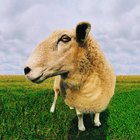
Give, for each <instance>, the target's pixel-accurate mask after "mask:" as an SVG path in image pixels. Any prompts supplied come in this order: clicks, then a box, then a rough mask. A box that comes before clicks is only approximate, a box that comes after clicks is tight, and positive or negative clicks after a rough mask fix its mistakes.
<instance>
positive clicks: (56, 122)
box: [0, 76, 140, 140]
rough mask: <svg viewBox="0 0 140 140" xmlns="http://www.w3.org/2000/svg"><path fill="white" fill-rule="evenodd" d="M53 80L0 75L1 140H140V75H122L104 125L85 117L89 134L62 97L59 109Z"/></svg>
mask: <svg viewBox="0 0 140 140" xmlns="http://www.w3.org/2000/svg"><path fill="white" fill-rule="evenodd" d="M52 86H53V79H50V80H47V81H46V82H44V83H42V84H39V85H37V84H33V83H31V82H29V81H28V80H26V79H25V78H24V77H23V76H0V139H1V140H93V139H95V140H106V139H107V140H139V139H140V76H118V77H117V84H116V90H115V96H114V97H113V99H112V101H111V103H110V105H109V106H108V108H107V109H106V110H105V111H104V112H102V114H101V123H102V126H101V127H99V128H96V127H94V125H93V122H92V120H91V119H90V116H89V115H88V114H87V115H84V123H85V126H86V131H85V132H80V131H78V128H77V117H76V114H75V111H74V110H70V109H69V107H67V106H66V105H65V103H64V101H63V98H62V97H61V96H60V97H59V99H58V100H57V105H56V110H55V112H54V113H50V112H49V110H50V107H51V104H52V101H53V90H52Z"/></svg>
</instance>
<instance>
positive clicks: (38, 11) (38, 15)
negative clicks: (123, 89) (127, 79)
mask: <svg viewBox="0 0 140 140" xmlns="http://www.w3.org/2000/svg"><path fill="white" fill-rule="evenodd" d="M80 21H89V22H90V23H91V24H92V31H91V33H92V35H93V36H94V37H95V38H96V39H97V40H98V42H99V44H100V46H101V48H102V49H103V51H104V52H105V54H106V56H107V57H108V59H109V60H110V61H111V63H112V65H113V66H114V69H115V71H116V73H117V74H140V0H53V1H52V0H22V1H20V0H0V74H23V67H24V65H25V63H26V60H27V58H28V56H29V55H30V53H31V52H32V50H33V49H34V48H35V46H36V45H37V44H38V43H40V41H42V40H43V39H44V38H46V37H47V36H48V35H49V34H50V33H51V32H52V31H53V30H55V29H59V28H68V29H71V28H74V27H75V26H76V24H77V23H78V22H80Z"/></svg>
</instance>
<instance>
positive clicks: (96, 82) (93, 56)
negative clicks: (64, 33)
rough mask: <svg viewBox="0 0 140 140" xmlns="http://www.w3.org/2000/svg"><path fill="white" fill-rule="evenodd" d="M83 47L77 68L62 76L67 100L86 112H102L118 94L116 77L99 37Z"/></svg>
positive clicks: (79, 53) (79, 54) (68, 103)
mask: <svg viewBox="0 0 140 140" xmlns="http://www.w3.org/2000/svg"><path fill="white" fill-rule="evenodd" d="M85 48H87V49H85ZM80 49H81V50H80V51H78V54H77V55H78V57H77V60H76V61H75V65H76V67H75V70H74V71H73V72H71V73H70V74H69V77H67V78H66V79H65V78H63V77H62V78H61V80H62V81H61V90H62V91H63V95H64V99H65V103H66V104H67V105H68V106H72V107H74V108H77V109H78V110H79V111H80V112H83V113H89V112H94V113H96V112H101V111H102V110H104V109H105V108H106V107H107V105H108V103H109V101H110V99H111V97H112V96H113V94H114V87H115V81H116V76H115V74H114V72H113V69H112V67H111V65H110V64H109V63H108V61H107V60H106V58H105V57H104V55H103V53H102V51H101V50H100V48H99V46H98V44H97V43H96V41H95V40H93V39H92V38H90V39H89V40H88V43H87V46H84V47H83V48H80Z"/></svg>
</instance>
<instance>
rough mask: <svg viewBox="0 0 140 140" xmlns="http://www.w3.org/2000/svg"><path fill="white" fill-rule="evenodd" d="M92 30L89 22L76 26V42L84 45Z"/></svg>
mask: <svg viewBox="0 0 140 140" xmlns="http://www.w3.org/2000/svg"><path fill="white" fill-rule="evenodd" d="M90 29H91V25H90V23H88V22H80V23H79V24H78V25H77V26H76V40H77V42H79V43H84V42H85V40H86V38H87V36H88V34H89V32H90Z"/></svg>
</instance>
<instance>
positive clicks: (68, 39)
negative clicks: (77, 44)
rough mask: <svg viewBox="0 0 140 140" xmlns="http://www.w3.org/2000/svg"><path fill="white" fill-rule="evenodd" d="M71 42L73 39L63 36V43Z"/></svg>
mask: <svg viewBox="0 0 140 140" xmlns="http://www.w3.org/2000/svg"><path fill="white" fill-rule="evenodd" d="M70 40H71V38H70V37H69V36H67V35H63V36H62V37H61V41H63V42H69V41H70Z"/></svg>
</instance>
